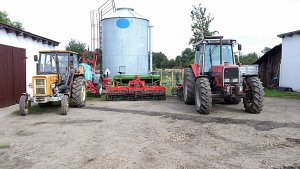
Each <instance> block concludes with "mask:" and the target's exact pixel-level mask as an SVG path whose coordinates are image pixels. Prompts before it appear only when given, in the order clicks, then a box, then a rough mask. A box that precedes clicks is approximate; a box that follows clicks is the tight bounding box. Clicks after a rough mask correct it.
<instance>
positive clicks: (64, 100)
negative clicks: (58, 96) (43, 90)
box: [61, 95, 69, 115]
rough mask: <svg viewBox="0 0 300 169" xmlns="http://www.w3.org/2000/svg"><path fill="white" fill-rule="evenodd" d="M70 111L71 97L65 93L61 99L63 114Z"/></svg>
mask: <svg viewBox="0 0 300 169" xmlns="http://www.w3.org/2000/svg"><path fill="white" fill-rule="evenodd" d="M68 111H69V97H68V96H67V95H64V96H63V98H62V100H61V114H62V115H67V114H68Z"/></svg>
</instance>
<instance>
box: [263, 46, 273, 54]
mask: <svg viewBox="0 0 300 169" xmlns="http://www.w3.org/2000/svg"><path fill="white" fill-rule="evenodd" d="M270 50H271V48H269V47H265V48H264V49H263V50H262V51H261V53H263V54H265V53H267V52H269V51H270Z"/></svg>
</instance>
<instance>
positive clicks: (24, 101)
mask: <svg viewBox="0 0 300 169" xmlns="http://www.w3.org/2000/svg"><path fill="white" fill-rule="evenodd" d="M30 106H31V102H30V101H29V100H28V96H26V95H23V96H21V97H20V100H19V111H20V114H21V115H22V116H26V115H27V114H28V113H29V108H30Z"/></svg>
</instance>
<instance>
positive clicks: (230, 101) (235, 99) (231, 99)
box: [224, 97, 242, 104]
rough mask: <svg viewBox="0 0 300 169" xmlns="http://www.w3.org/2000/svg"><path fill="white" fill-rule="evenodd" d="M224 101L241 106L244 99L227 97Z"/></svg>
mask: <svg viewBox="0 0 300 169" xmlns="http://www.w3.org/2000/svg"><path fill="white" fill-rule="evenodd" d="M224 101H225V103H226V104H239V103H240V102H241V101H242V99H241V98H236V97H229V98H227V97H225V98H224Z"/></svg>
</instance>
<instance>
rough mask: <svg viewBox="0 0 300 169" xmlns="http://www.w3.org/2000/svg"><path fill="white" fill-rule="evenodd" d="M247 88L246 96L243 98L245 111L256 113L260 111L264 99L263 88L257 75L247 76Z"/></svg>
mask: <svg viewBox="0 0 300 169" xmlns="http://www.w3.org/2000/svg"><path fill="white" fill-rule="evenodd" d="M245 87H246V88H248V90H247V92H246V97H245V98H244V99H243V102H244V108H245V109H246V112H248V113H253V114H258V113H260V112H261V111H262V107H263V100H264V90H263V89H264V88H263V86H262V83H261V81H260V79H259V78H258V77H248V78H246V81H245Z"/></svg>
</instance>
